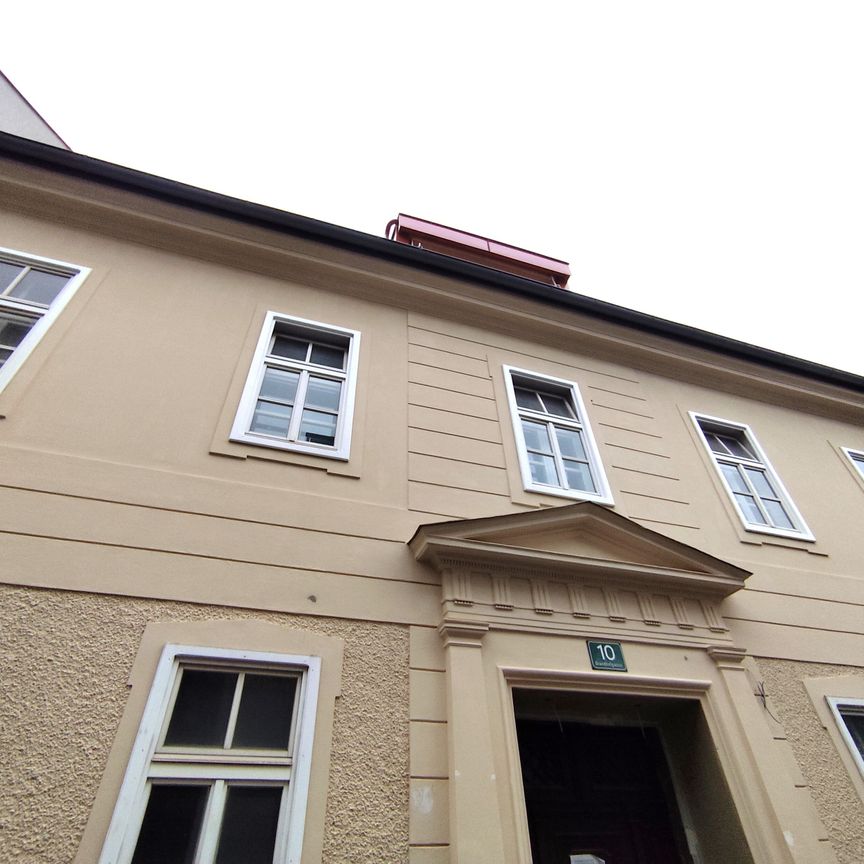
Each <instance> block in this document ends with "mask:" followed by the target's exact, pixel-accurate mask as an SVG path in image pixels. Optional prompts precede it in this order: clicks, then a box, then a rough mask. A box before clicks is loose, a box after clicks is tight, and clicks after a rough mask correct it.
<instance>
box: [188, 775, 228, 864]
mask: <svg viewBox="0 0 864 864" xmlns="http://www.w3.org/2000/svg"><path fill="white" fill-rule="evenodd" d="M227 787H228V784H227V783H226V782H225V781H224V780H216V781H215V782H214V783H213V785H212V787H211V788H210V797H209V800H208V801H207V810H206V811H205V813H204V821H203V823H202V825H201V839H200V840H199V841H198V852H197V854H196V855H195V864H213V861H214V860H215V858H216V852H217V848H218V845H219V829H220V827H221V825H222V812H223V810H224V809H225V797H226V795H227V792H228V789H227Z"/></svg>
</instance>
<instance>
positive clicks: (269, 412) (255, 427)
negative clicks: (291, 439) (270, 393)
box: [249, 402, 293, 438]
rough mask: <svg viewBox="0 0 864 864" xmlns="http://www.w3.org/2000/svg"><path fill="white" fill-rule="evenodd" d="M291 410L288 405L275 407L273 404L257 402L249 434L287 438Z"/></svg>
mask: <svg viewBox="0 0 864 864" xmlns="http://www.w3.org/2000/svg"><path fill="white" fill-rule="evenodd" d="M292 412H293V409H292V408H291V406H290V405H277V404H276V403H275V402H259V403H258V404H257V405H256V406H255V413H254V414H253V415H252V425H251V426H250V427H249V430H250V431H251V432H260V433H261V434H262V435H278V436H280V437H281V438H287V437H288V425H289V424H290V423H291V414H292Z"/></svg>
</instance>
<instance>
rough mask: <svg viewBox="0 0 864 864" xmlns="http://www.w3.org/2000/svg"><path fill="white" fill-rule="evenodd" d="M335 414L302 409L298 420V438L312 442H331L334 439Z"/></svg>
mask: <svg viewBox="0 0 864 864" xmlns="http://www.w3.org/2000/svg"><path fill="white" fill-rule="evenodd" d="M336 420H337V415H336V414H322V413H321V412H320V411H308V410H304V411H303V419H302V420H301V421H300V440H301V441H309V442H310V443H312V444H333V443H334V442H335V441H336Z"/></svg>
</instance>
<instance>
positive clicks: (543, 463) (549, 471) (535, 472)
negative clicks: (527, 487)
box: [528, 453, 560, 486]
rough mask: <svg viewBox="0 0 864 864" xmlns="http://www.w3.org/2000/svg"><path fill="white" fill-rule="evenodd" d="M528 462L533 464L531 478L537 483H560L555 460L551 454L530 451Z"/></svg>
mask: <svg viewBox="0 0 864 864" xmlns="http://www.w3.org/2000/svg"><path fill="white" fill-rule="evenodd" d="M528 464H529V465H530V466H531V479H532V480H533V481H534V482H535V483H545V484H546V485H547V486H558V485H560V484H559V482H558V474H557V472H556V471H555V460H554V459H553V458H552V457H551V456H541V455H540V454H539V453H529V454H528Z"/></svg>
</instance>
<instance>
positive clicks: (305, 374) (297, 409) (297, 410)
mask: <svg viewBox="0 0 864 864" xmlns="http://www.w3.org/2000/svg"><path fill="white" fill-rule="evenodd" d="M308 386H309V370H308V369H303V370H301V371H300V380H299V381H298V382H297V392H296V393H295V394H294V409H293V411H292V412H291V423H290V424H289V426H288V440H289V441H296V440H297V437H298V436H299V434H300V418H301V416H302V414H303V405H304V404H305V402H306V390H307V388H308Z"/></svg>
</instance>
